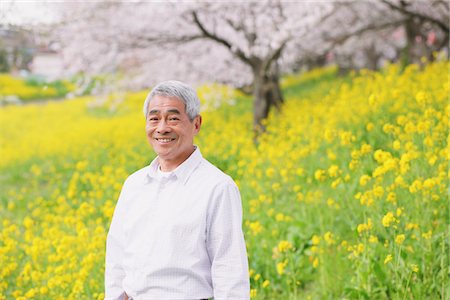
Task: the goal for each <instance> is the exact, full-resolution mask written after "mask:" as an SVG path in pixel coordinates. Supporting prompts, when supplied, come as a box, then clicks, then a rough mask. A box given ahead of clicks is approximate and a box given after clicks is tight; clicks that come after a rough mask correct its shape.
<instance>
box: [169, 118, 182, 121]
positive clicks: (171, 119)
mask: <svg viewBox="0 0 450 300" xmlns="http://www.w3.org/2000/svg"><path fill="white" fill-rule="evenodd" d="M179 120H180V119H178V118H177V117H170V118H169V121H179Z"/></svg>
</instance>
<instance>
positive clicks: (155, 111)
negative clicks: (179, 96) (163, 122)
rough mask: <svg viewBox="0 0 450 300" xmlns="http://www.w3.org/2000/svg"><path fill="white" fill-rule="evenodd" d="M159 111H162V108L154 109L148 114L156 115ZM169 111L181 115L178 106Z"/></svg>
mask: <svg viewBox="0 0 450 300" xmlns="http://www.w3.org/2000/svg"><path fill="white" fill-rule="evenodd" d="M159 112H160V110H158V109H152V110H151V111H150V112H149V113H148V114H149V115H156V114H158V113H159ZM167 112H168V113H172V114H178V115H181V113H180V111H179V110H178V109H176V108H173V109H169V110H168V111H167Z"/></svg>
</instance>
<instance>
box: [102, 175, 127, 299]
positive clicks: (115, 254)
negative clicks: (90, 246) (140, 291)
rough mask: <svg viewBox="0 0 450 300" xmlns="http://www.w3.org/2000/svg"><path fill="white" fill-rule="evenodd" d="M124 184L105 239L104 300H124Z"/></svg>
mask: <svg viewBox="0 0 450 300" xmlns="http://www.w3.org/2000/svg"><path fill="white" fill-rule="evenodd" d="M125 188H126V182H125V183H124V186H123V188H122V191H121V193H120V196H119V200H118V201H117V204H116V208H115V210H114V215H113V218H112V221H111V225H110V227H109V232H108V236H107V238H106V261H105V300H124V299H125V291H124V289H123V287H122V282H123V279H124V278H125V271H124V269H123V266H122V260H123V252H124V243H125V242H124V241H125V237H124V233H123V228H122V223H123V212H122V210H123V209H122V206H123V202H124V198H125V196H126V191H125Z"/></svg>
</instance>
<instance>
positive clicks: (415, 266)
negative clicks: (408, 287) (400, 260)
mask: <svg viewBox="0 0 450 300" xmlns="http://www.w3.org/2000/svg"><path fill="white" fill-rule="evenodd" d="M411 271H413V272H414V273H418V272H419V267H418V266H417V265H415V264H411Z"/></svg>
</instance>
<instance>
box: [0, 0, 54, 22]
mask: <svg viewBox="0 0 450 300" xmlns="http://www.w3.org/2000/svg"><path fill="white" fill-rule="evenodd" d="M54 4H57V2H56V1H45V0H44V1H42V0H41V1H39V0H0V24H14V25H37V24H42V23H44V24H49V23H52V22H55V21H57V20H58V12H57V10H55V5H54Z"/></svg>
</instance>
